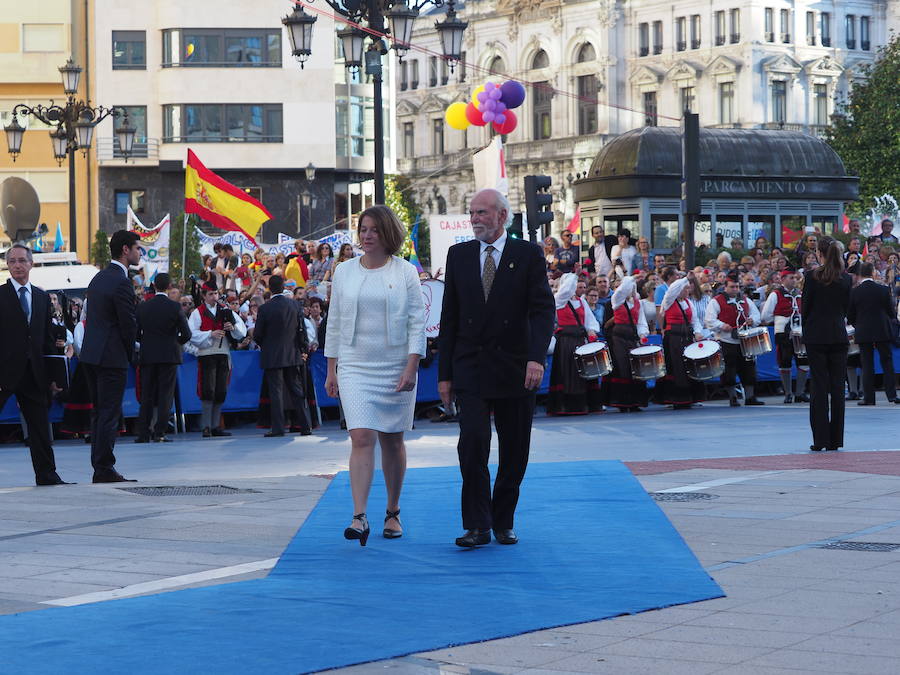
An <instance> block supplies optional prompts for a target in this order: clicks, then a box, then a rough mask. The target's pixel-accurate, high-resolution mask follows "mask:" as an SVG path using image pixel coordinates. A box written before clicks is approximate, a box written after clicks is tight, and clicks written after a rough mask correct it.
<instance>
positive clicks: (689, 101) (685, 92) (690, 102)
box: [679, 87, 694, 112]
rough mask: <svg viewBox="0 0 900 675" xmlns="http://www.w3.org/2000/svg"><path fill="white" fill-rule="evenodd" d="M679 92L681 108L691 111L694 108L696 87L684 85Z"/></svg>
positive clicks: (684, 110)
mask: <svg viewBox="0 0 900 675" xmlns="http://www.w3.org/2000/svg"><path fill="white" fill-rule="evenodd" d="M679 93H680V94H681V110H682V111H683V112H691V111H692V110H693V109H694V88H693V87H682V88H681V91H680V92H679Z"/></svg>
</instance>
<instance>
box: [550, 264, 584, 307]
mask: <svg viewBox="0 0 900 675" xmlns="http://www.w3.org/2000/svg"><path fill="white" fill-rule="evenodd" d="M577 287H578V277H577V276H575V275H574V274H572V273H571V272H568V273H566V274H563V275H562V276H561V277H560V278H559V286H558V288H557V289H556V293H555V294H554V296H553V297H554V298H555V299H556V309H562V308H563V307H565V306H566V303H567V302H569V300H571V299H572V298H573V297H574V295H575V290H576V288H577Z"/></svg>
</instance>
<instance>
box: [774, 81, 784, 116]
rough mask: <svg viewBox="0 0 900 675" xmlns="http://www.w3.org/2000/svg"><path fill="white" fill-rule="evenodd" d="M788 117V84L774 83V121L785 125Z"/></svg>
mask: <svg viewBox="0 0 900 675" xmlns="http://www.w3.org/2000/svg"><path fill="white" fill-rule="evenodd" d="M786 116H787V82H785V81H784V80H775V81H774V82H772V121H773V122H779V123H784V122H785V121H786Z"/></svg>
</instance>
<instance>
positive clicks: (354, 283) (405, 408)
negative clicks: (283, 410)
mask: <svg viewBox="0 0 900 675" xmlns="http://www.w3.org/2000/svg"><path fill="white" fill-rule="evenodd" d="M358 235H359V244H360V248H362V250H363V255H362V256H360V257H358V258H352V259H351V260H347V261H345V262H344V263H343V264H341V265H339V266H338V267H336V268H335V271H334V283H333V286H332V290H331V292H332V295H331V306H330V308H329V311H328V323H327V326H326V329H325V331H326V332H325V336H326V337H325V356H326V357H327V358H328V376H327V378H326V380H325V390H326V391H327V392H328V395H329V396H332V397H334V398H337V397H340V399H341V405H342V407H343V409H344V415H345V417H346V420H347V429H348V430H349V432H350V443H351V452H350V488H351V491H352V493H353V512H354V516H353V522H352V523H351V524H350V527H348V528H347V529H345V530H344V537H345V538H346V539H357V540H359V543H360V545H362V546H365V545H366V541H367V540H368V538H369V522H368V520H367V519H366V503H367V502H368V499H369V490H370V489H371V487H372V474H373V471H374V467H375V441H376V439H377V440H378V442H379V444H380V446H381V468H382V471H383V472H384V483H385V488H386V489H387V514H386V516H385V519H384V531H383V535H384V537H385V538H387V539H396V538H397V537H400V536H402V534H403V531H402V529H401V528H402V525H401V523H400V491H401V489H402V487H403V477H404V475H405V473H406V447H405V446H404V444H403V432H404V431H407V430H409V429H412V423H413V412H414V408H415V403H416V376H417V374H418V369H419V359H420V358H421V357H422V356H424V355H425V306H424V303H423V301H422V291H421V287H420V284H419V275H418V273H417V272H416V268H415V267H413V266H412V265H411V264H410V263H408V262H407V261H405V260H403V259H402V258H398V257H397V256H396V253H397V252H398V251H399V250H400V247H401V246H402V245H403V241H404V240H405V238H406V228H405V227H404V226H403V224H402V223H401V222H400V221H399V220H398V219H397V216H396V215H394V212H393V211H391V210H390V209H389V208H388V207H386V206H381V205H376V206H373V207H371V208H368V209H366V210H365V211H363V212H362V214H361V215H360V218H359V228H358Z"/></svg>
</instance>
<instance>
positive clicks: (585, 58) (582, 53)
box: [575, 42, 597, 63]
mask: <svg viewBox="0 0 900 675" xmlns="http://www.w3.org/2000/svg"><path fill="white" fill-rule="evenodd" d="M596 60H597V50H596V49H594V45H592V44H591V43H590V42H585V43H584V44H583V45H581V47H579V48H578V55H577V56H576V57H575V61H576V62H577V63H590V62H591V61H596Z"/></svg>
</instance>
